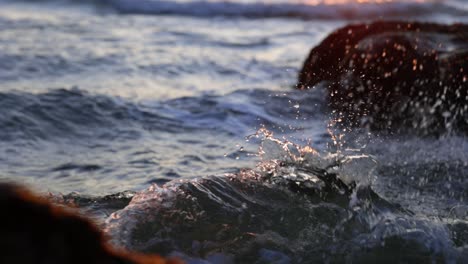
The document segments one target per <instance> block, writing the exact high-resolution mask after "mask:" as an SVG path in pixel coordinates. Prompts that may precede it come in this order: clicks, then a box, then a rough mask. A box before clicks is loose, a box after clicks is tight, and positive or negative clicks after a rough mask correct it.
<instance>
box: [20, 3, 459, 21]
mask: <svg viewBox="0 0 468 264" xmlns="http://www.w3.org/2000/svg"><path fill="white" fill-rule="evenodd" d="M29 1H33V0H29ZM51 1H53V0H51ZM64 1H70V2H77V3H83V2H92V3H94V4H96V5H100V6H107V7H110V8H111V9H114V10H116V11H117V12H119V13H121V14H146V15H164V14H165V15H184V16H195V17H211V16H234V17H236V16H240V17H251V18H265V17H296V18H303V19H343V18H345V19H376V18H385V17H401V16H406V17H408V16H424V15H428V14H431V15H433V14H434V12H438V13H447V14H452V15H465V14H466V12H467V8H466V6H465V5H464V4H463V3H460V2H455V1H437V0H435V1H426V2H423V3H421V2H418V1H402V0H400V1H393V2H386V3H345V4H326V3H319V4H306V3H303V2H300V1H298V2H292V3H291V2H289V3H287V1H285V2H286V3H281V2H270V3H268V2H263V1H261V2H259V1H253V2H250V3H248V2H235V1H209V0H195V1H180V0H179V1H177V0H175V1H170V0H161V1H160V0H102V1H101V0H89V1H76V0H64ZM64 1H59V2H64ZM34 2H36V1H34Z"/></svg>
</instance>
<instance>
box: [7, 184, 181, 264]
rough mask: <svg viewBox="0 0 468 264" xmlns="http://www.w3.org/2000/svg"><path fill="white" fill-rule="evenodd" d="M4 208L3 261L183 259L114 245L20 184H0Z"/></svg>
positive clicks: (106, 263)
mask: <svg viewBox="0 0 468 264" xmlns="http://www.w3.org/2000/svg"><path fill="white" fill-rule="evenodd" d="M0 208H1V209H2V215H1V217H0V234H1V242H0V248H1V254H0V263H15V264H33V263H35V264H38V263H39V264H40V263H44V264H45V263H47V264H62V263H69V264H70V263H71V264H73V263H76V264H84V263H95V264H111V263H112V264H114V263H116V264H117V263H120V264H124V263H128V264H130V263H134V264H138V263H141V264H150V263H151V264H164V263H167V264H175V263H179V262H178V261H177V260H165V259H164V258H162V257H159V256H155V255H153V256H149V255H148V256H145V255H139V254H134V253H128V252H125V251H123V250H119V251H117V250H115V249H112V248H111V247H110V246H109V245H108V244H107V243H106V241H105V239H104V237H103V235H102V234H101V233H100V232H99V231H98V230H97V229H96V228H95V227H94V225H93V224H92V223H91V222H90V221H88V220H86V219H84V218H82V217H79V216H77V215H75V214H74V213H72V212H71V211H69V210H66V209H64V208H62V207H59V206H55V205H52V204H51V203H49V202H48V201H47V200H46V199H44V198H40V197H38V196H35V195H33V194H31V193H30V192H29V191H27V190H25V189H23V188H21V187H18V186H14V185H10V184H0Z"/></svg>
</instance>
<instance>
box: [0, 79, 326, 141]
mask: <svg viewBox="0 0 468 264" xmlns="http://www.w3.org/2000/svg"><path fill="white" fill-rule="evenodd" d="M271 94H272V92H271V91H268V90H259V89H257V90H239V91H236V92H234V93H231V94H228V95H225V96H216V95H202V96H196V97H182V98H177V99H172V100H168V101H152V102H146V103H134V102H130V101H126V100H123V99H121V98H113V97H108V96H104V95H93V94H90V93H88V92H86V91H83V90H80V89H78V88H72V89H58V90H54V89H52V90H50V91H48V92H46V93H37V94H36V93H24V92H6V93H5V92H0V110H1V111H2V113H3V114H2V115H1V116H0V126H1V127H2V128H3V129H2V130H1V131H0V142H2V141H6V142H9V141H15V140H27V141H30V140H53V139H56V138H63V137H66V138H84V139H89V138H90V137H92V138H99V139H116V138H118V139H130V140H131V139H135V138H139V137H140V136H141V134H142V133H146V132H147V133H161V132H169V133H190V132H196V131H198V132H200V131H205V132H206V131H216V132H217V133H225V134H228V135H238V134H241V135H245V134H246V133H247V131H249V130H251V129H252V128H253V127H255V126H258V125H259V124H263V125H266V126H267V127H269V128H271V129H274V128H275V127H281V125H282V124H284V123H285V122H287V121H285V120H290V124H294V121H295V120H296V117H297V109H296V108H293V107H290V102H289V101H290V100H292V101H294V102H298V103H299V102H300V103H301V104H302V107H301V113H303V114H307V115H308V116H317V115H318V113H322V112H323V109H321V107H323V106H322V103H321V102H322V101H323V100H322V99H321V97H320V95H319V94H314V93H309V94H307V95H304V94H303V93H301V92H300V91H291V92H289V93H287V94H285V96H284V97H274V99H271V100H272V102H271V103H265V102H263V100H264V98H267V97H269V96H270V95H271ZM240 98H242V99H243V100H244V101H243V102H242V103H241V102H240ZM312 102H313V103H312Z"/></svg>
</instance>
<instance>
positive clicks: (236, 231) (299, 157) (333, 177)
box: [104, 136, 468, 263]
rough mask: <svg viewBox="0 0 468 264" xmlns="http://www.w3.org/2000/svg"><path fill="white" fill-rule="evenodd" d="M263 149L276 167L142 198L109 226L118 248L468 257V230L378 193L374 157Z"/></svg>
mask: <svg viewBox="0 0 468 264" xmlns="http://www.w3.org/2000/svg"><path fill="white" fill-rule="evenodd" d="M263 148H268V150H267V152H268V153H269V154H272V153H274V154H275V155H277V158H276V159H272V160H265V161H263V162H262V163H260V164H259V165H258V167H257V168H255V169H245V170H243V171H241V172H239V173H237V174H228V175H225V176H210V177H203V178H197V179H193V180H179V181H172V182H170V183H167V184H165V185H163V186H157V185H153V186H152V187H150V188H149V189H147V190H146V191H142V192H139V193H137V194H136V195H135V196H134V197H133V199H132V201H131V202H130V203H129V205H128V206H126V207H125V208H124V209H122V210H119V211H117V212H115V213H114V214H112V215H111V216H110V217H109V218H108V219H107V220H106V223H105V225H104V226H105V230H106V232H107V233H108V234H109V235H110V236H111V237H112V242H113V243H115V244H117V245H119V246H123V247H126V248H130V249H132V250H138V251H142V252H158V253H163V254H166V255H176V256H179V257H182V258H184V259H185V260H187V261H188V262H189V263H205V262H202V261H207V263H246V262H249V263H263V262H266V263H273V262H274V263H300V262H304V261H307V262H360V263H362V262H365V263H367V262H371V261H373V262H375V261H379V260H381V261H386V260H387V259H386V258H388V256H390V255H391V256H392V261H395V262H411V261H416V262H433V261H435V262H447V263H450V262H457V261H460V260H461V259H462V257H463V254H466V253H467V251H466V248H465V247H464V245H466V243H467V241H466V240H464V239H465V237H463V235H462V236H458V237H457V238H456V239H454V236H453V234H454V232H460V231H461V232H462V233H463V232H466V230H467V228H468V225H467V223H466V221H456V222H453V223H451V224H448V225H447V224H446V223H443V222H442V221H438V220H430V219H427V218H425V217H421V216H417V215H415V214H414V213H413V212H411V211H409V210H407V209H405V208H402V207H401V206H399V205H398V204H395V203H392V202H389V201H387V200H385V199H383V198H381V197H380V196H379V195H378V194H377V193H375V192H374V191H373V190H372V183H371V181H368V180H366V179H368V178H369V177H372V175H373V166H369V164H373V163H374V161H373V158H372V157H370V156H366V155H352V154H349V153H348V154H343V153H342V154H326V155H324V154H319V153H318V152H317V151H315V150H314V149H312V148H310V147H300V146H296V145H294V144H292V143H288V142H284V141H280V140H277V139H274V138H272V137H268V136H267V138H266V139H264V141H263ZM275 149H276V150H275ZM356 176H358V177H356ZM459 238H461V240H460V241H458V239H459ZM454 240H456V241H455V242H454ZM275 261H276V262H275Z"/></svg>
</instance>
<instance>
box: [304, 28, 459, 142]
mask: <svg viewBox="0 0 468 264" xmlns="http://www.w3.org/2000/svg"><path fill="white" fill-rule="evenodd" d="M467 41H468V25H463V24H454V25H440V24H433V23H408V22H375V23H371V24H359V25H349V26H346V27H343V28H341V29H338V30H336V31H335V32H333V33H332V34H330V35H329V36H328V37H327V38H326V39H325V40H323V41H322V43H320V44H319V45H318V46H317V47H315V48H313V49H312V51H311V52H310V55H309V57H308V58H307V59H306V61H305V62H304V66H303V69H302V70H301V72H300V73H299V82H298V84H297V87H298V88H299V89H311V88H313V87H314V86H316V85H318V84H319V83H322V82H325V83H326V86H327V90H328V105H329V106H330V109H331V110H332V112H333V118H334V120H335V121H336V122H337V123H338V124H340V125H342V126H345V127H348V128H352V127H366V128H369V129H370V130H372V131H383V132H385V133H387V132H388V133H391V134H393V133H412V134H418V135H440V134H443V133H447V132H448V133H462V134H466V133H467V132H468V103H467V102H468V44H467V43H468V42H467Z"/></svg>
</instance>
